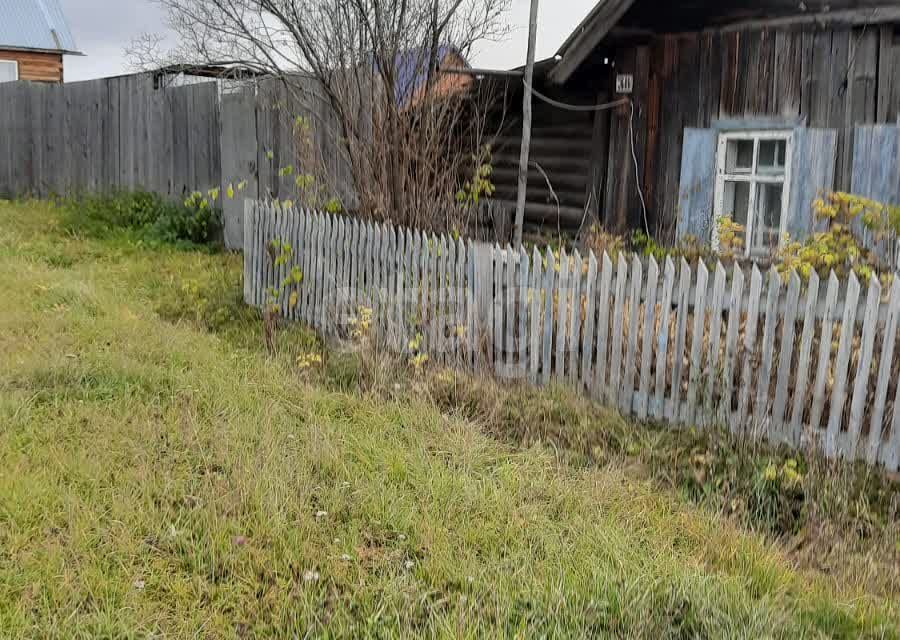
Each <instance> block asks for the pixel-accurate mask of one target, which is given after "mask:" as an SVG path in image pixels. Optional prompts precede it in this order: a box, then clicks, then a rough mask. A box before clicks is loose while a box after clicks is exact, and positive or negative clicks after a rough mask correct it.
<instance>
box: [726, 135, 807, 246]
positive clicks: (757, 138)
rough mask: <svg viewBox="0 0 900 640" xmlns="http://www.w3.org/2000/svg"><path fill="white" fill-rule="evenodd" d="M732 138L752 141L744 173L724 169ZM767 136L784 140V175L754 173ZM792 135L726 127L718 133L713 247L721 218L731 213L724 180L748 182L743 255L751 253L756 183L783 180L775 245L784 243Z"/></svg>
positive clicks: (773, 182)
mask: <svg viewBox="0 0 900 640" xmlns="http://www.w3.org/2000/svg"><path fill="white" fill-rule="evenodd" d="M735 140H751V141H753V160H752V165H751V167H750V171H749V172H747V173H728V172H726V160H727V151H728V143H729V142H733V141H735ZM768 140H779V141H781V140H784V141H785V143H786V144H785V152H784V177H783V178H782V177H781V176H770V175H766V174H759V173H756V171H757V164H758V162H759V145H760V142H765V141H768ZM793 142H794V136H793V132H792V131H791V130H790V129H778V130H747V131H729V132H724V133H720V134H719V143H718V146H717V148H716V191H715V222H716V224H714V225H713V232H712V245H713V249H715V250H718V248H719V231H718V228H719V225H718V221H719V219H720V218H722V217H724V216H726V215H730V214H728V213H727V212H725V210H724V209H725V183H726V182H748V183H750V201H749V204H748V206H747V228H746V230H745V233H744V245H745V246H744V256H745V257H747V258H749V257H750V256H751V253H753V246H752V243H753V225H754V224H755V222H756V218H757V212H756V191H757V189H756V185H758V184H783V188H782V191H781V227H780V229H779V233H778V246H779V247H781V245H782V244H783V243H784V234H785V233H786V232H787V215H788V203H789V202H790V185H791V159H792V156H793V154H792V149H793Z"/></svg>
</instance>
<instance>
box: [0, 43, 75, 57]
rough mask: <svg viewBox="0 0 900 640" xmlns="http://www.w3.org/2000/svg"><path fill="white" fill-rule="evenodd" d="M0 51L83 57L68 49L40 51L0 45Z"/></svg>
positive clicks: (31, 48)
mask: <svg viewBox="0 0 900 640" xmlns="http://www.w3.org/2000/svg"><path fill="white" fill-rule="evenodd" d="M0 51H22V52H25V53H58V54H61V55H64V56H83V55H85V54H84V53H82V52H81V51H69V50H68V49H40V48H37V47H14V46H9V45H5V44H0Z"/></svg>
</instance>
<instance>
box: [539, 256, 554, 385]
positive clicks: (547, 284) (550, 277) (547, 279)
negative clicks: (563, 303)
mask: <svg viewBox="0 0 900 640" xmlns="http://www.w3.org/2000/svg"><path fill="white" fill-rule="evenodd" d="M555 277H556V257H555V256H554V255H553V250H552V249H549V248H548V249H547V264H546V266H545V267H544V292H543V293H544V320H543V321H544V328H543V337H542V338H541V339H542V340H543V349H542V353H541V356H542V357H541V383H542V384H543V385H544V386H546V385H548V384H550V374H551V373H552V370H551V367H552V361H553V289H554V281H555Z"/></svg>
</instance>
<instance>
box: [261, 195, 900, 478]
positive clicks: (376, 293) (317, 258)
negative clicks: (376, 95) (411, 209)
mask: <svg viewBox="0 0 900 640" xmlns="http://www.w3.org/2000/svg"><path fill="white" fill-rule="evenodd" d="M244 213H245V216H244V221H243V233H244V237H245V238H246V239H247V246H246V248H245V255H244V263H243V273H244V283H243V296H244V299H245V301H247V303H248V304H252V305H256V306H258V307H266V306H267V305H270V304H271V303H272V302H275V304H274V307H273V308H274V311H275V312H280V314H281V315H282V316H283V317H285V318H287V319H290V320H301V321H304V322H306V323H307V324H309V325H310V326H312V327H314V328H315V329H317V330H319V331H320V332H321V333H322V334H323V335H325V336H333V335H346V334H342V332H347V331H348V326H349V325H348V323H347V319H348V318H352V317H358V316H359V307H369V308H371V309H372V311H373V329H374V331H375V332H376V333H377V336H378V338H379V339H385V340H386V341H387V344H388V345H389V347H390V348H391V349H394V350H397V351H399V352H404V353H409V352H410V351H414V352H416V353H422V354H425V355H427V356H428V357H429V359H431V361H432V362H434V363H435V364H437V365H457V364H463V363H465V364H466V365H468V366H471V367H476V366H479V365H481V364H482V363H484V362H487V364H488V365H489V366H490V367H491V368H492V369H493V371H494V372H495V373H496V375H498V376H499V377H502V378H504V379H527V380H528V381H530V382H532V383H534V384H543V385H546V384H548V383H549V382H550V381H551V380H554V381H556V382H559V383H565V384H567V385H569V386H571V387H573V388H575V389H578V390H580V391H582V392H586V393H588V394H590V395H591V396H593V397H595V398H598V399H600V400H602V401H603V402H605V403H607V404H608V405H611V406H614V407H616V408H618V409H619V410H620V411H621V412H622V413H623V414H626V415H631V416H634V417H636V418H637V419H639V420H644V419H647V418H654V419H662V420H666V421H668V422H669V423H670V424H672V425H673V426H674V425H680V424H686V425H696V426H700V427H708V426H712V427H716V426H728V427H729V428H730V429H732V430H733V431H735V432H737V431H740V430H750V431H752V433H753V435H754V436H756V435H759V436H762V437H765V438H766V439H768V440H771V441H773V442H776V443H787V444H789V445H792V446H802V445H806V444H813V445H815V446H817V447H819V448H820V449H821V450H822V451H823V453H825V454H826V455H827V456H829V457H841V458H846V459H856V458H860V459H865V460H866V461H867V462H868V463H869V464H872V465H881V466H883V467H885V468H887V469H889V470H891V471H893V470H896V469H897V467H898V464H900V384H898V381H897V380H896V376H897V373H896V372H895V367H894V366H893V365H894V361H895V358H896V357H897V353H896V351H897V348H896V347H897V339H896V338H897V336H896V334H897V331H898V330H900V279H895V280H894V281H893V282H892V283H891V287H890V291H889V292H887V295H886V297H885V298H884V299H882V293H883V292H882V285H881V283H880V281H879V280H878V279H877V278H871V279H869V281H868V285H867V292H866V296H865V300H862V296H861V291H860V289H861V285H860V282H859V280H858V279H857V278H856V276H855V275H854V274H850V275H849V277H848V279H847V281H846V287H845V288H844V291H843V292H842V291H841V289H842V286H841V282H840V281H839V280H838V278H837V275H836V274H835V273H833V272H832V273H830V274H829V276H828V279H827V280H828V282H827V287H826V291H825V292H824V296H822V292H821V285H822V282H821V281H820V279H819V276H818V275H817V274H815V273H811V274H809V278H808V282H807V283H806V284H805V285H804V283H803V281H802V280H801V278H800V276H799V274H797V273H796V272H790V273H788V274H787V275H786V277H783V275H782V274H780V273H779V272H778V271H776V270H775V269H770V270H769V271H768V272H766V273H765V274H763V273H761V272H760V271H759V269H758V268H757V267H755V266H754V267H753V268H752V269H751V270H750V272H749V283H747V282H746V281H745V277H746V276H745V272H744V271H743V270H742V269H740V268H738V267H737V266H736V267H735V268H734V270H733V271H732V273H731V275H730V279H729V274H728V273H726V270H725V267H724V265H722V264H721V263H720V262H716V263H715V264H712V263H711V264H709V265H706V264H704V263H703V262H699V263H698V264H697V265H696V266H695V267H692V266H691V265H690V264H688V263H687V261H686V260H684V259H683V258H682V259H681V260H680V263H679V264H677V265H676V263H675V262H673V260H672V259H671V258H668V257H667V258H666V261H665V263H664V264H660V263H657V261H656V260H655V259H653V258H652V257H651V258H648V259H646V261H645V260H643V259H641V258H639V257H637V256H629V257H626V256H625V254H622V253H620V254H618V255H617V256H616V260H615V262H613V260H612V259H611V258H610V256H609V255H608V254H607V253H603V254H602V255H601V256H599V258H598V256H596V255H595V254H594V253H593V252H588V253H587V254H586V255H585V256H582V255H581V254H580V252H578V251H574V252H573V253H572V254H571V255H568V254H567V253H566V251H565V250H561V251H560V253H559V255H556V254H555V253H554V252H553V251H552V250H549V249H548V250H547V251H546V253H545V254H542V253H541V252H540V251H539V250H538V249H537V248H535V249H533V251H532V252H531V253H530V254H529V253H527V252H526V251H525V250H524V249H517V250H513V248H512V247H510V246H509V245H507V246H506V247H505V248H504V247H501V246H499V245H496V244H495V245H482V244H478V243H474V242H473V241H468V242H464V241H462V240H461V239H459V238H450V237H449V236H446V235H437V234H431V233H427V234H425V233H422V232H420V231H418V230H411V229H404V228H399V227H393V226H391V225H385V224H380V223H377V224H373V223H372V222H361V221H359V220H357V219H354V218H349V217H345V216H335V215H332V214H323V213H321V212H317V211H309V210H305V209H301V208H295V207H293V206H285V205H284V204H283V203H268V202H258V201H254V200H248V201H246V202H245V205H244ZM282 255H283V256H284V257H285V259H283V260H278V257H279V256H282ZM294 268H298V269H300V271H301V272H302V273H303V281H302V283H301V284H300V286H297V285H296V284H295V283H294V282H293V280H292V278H291V277H290V276H291V271H292V269H294ZM804 286H805V287H806V289H805V292H804V290H803V287H804ZM294 293H296V294H298V295H297V296H296V301H293V300H292V298H293V297H294V296H293V294H294ZM841 293H843V294H844V295H843V298H841V297H840V294H841ZM801 323H802V328H801V327H800V326H799V325H800V324H801ZM798 331H799V334H798ZM835 333H837V334H838V335H837V336H835ZM417 335H421V340H420V341H418V343H419V346H418V347H417V348H416V349H415V350H413V349H412V347H411V346H410V343H411V342H413V341H414V339H415V338H416V336H417ZM817 344H818V346H816V345H817ZM833 345H834V346H833ZM814 349H815V350H816V352H815V354H814ZM485 356H486V361H485V359H484V357H485ZM851 367H852V370H851ZM889 394H890V395H891V399H892V401H893V403H894V404H893V405H889V404H888V400H889V398H888V395H889ZM826 407H827V413H826Z"/></svg>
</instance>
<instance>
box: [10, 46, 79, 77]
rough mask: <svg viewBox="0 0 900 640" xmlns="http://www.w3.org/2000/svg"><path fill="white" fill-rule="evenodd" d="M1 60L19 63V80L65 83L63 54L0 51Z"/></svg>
mask: <svg viewBox="0 0 900 640" xmlns="http://www.w3.org/2000/svg"><path fill="white" fill-rule="evenodd" d="M0 60H13V61H15V62H18V63H19V80H31V81H33V82H62V81H63V57H62V54H61V53H42V52H39V51H10V50H8V49H0Z"/></svg>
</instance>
